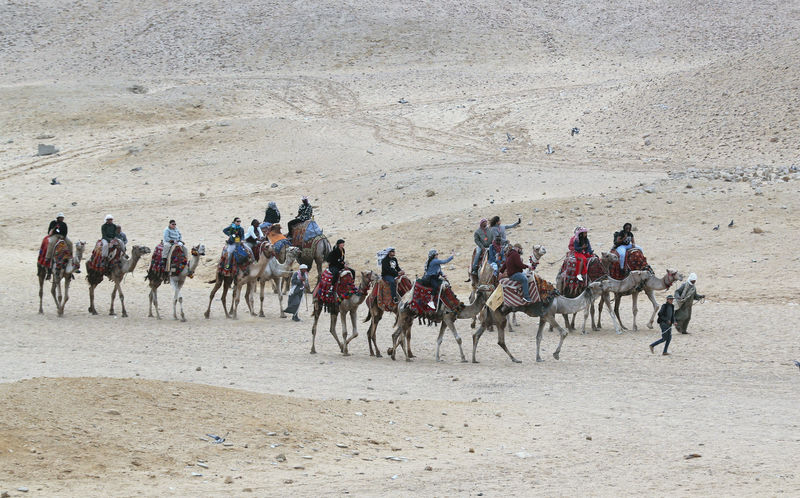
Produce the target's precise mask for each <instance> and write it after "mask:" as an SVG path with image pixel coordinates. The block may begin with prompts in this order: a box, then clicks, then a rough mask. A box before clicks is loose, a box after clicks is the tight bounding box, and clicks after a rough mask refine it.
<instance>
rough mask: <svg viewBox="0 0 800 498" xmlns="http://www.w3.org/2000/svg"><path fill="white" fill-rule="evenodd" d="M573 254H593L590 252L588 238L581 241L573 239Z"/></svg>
mask: <svg viewBox="0 0 800 498" xmlns="http://www.w3.org/2000/svg"><path fill="white" fill-rule="evenodd" d="M575 252H579V253H581V254H594V251H593V250H592V244H590V243H589V237H586V238H585V239H583V240H581V238H580V237H578V238H577V239H575Z"/></svg>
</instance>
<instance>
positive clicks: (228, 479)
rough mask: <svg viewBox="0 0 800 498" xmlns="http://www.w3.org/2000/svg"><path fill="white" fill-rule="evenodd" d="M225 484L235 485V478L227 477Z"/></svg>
mask: <svg viewBox="0 0 800 498" xmlns="http://www.w3.org/2000/svg"><path fill="white" fill-rule="evenodd" d="M223 482H224V483H225V484H233V477H231V476H225V480H224V481H223Z"/></svg>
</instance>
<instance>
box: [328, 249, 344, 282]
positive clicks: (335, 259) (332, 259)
mask: <svg viewBox="0 0 800 498" xmlns="http://www.w3.org/2000/svg"><path fill="white" fill-rule="evenodd" d="M325 262H326V263H328V269H329V270H330V272H331V274H332V275H333V279H332V280H331V288H332V289H334V290H335V289H336V283H337V282H338V281H339V273H341V271H342V270H343V269H344V267H345V262H344V239H339V240H337V241H336V246H335V247H334V248H333V249H331V252H329V253H328V256H327V257H326V258H325Z"/></svg>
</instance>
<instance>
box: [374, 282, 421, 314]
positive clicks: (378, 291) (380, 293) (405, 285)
mask: <svg viewBox="0 0 800 498" xmlns="http://www.w3.org/2000/svg"><path fill="white" fill-rule="evenodd" d="M410 290H411V279H409V278H408V277H407V276H405V275H403V276H402V277H400V278H399V279H398V280H397V295H398V296H404V295H405V294H406V292H408V291H410ZM376 300H377V301H376ZM373 302H377V303H378V307H379V308H380V309H382V310H383V311H395V310H396V309H397V304H395V302H394V301H393V300H392V289H391V287H390V286H389V282H387V281H386V280H383V279H381V280H380V281H378V285H376V286H375V287H374V288H373V289H372V292H370V295H369V296H368V297H367V306H368V307H369V306H372V303H373Z"/></svg>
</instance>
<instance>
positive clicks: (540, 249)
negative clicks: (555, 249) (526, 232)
mask: <svg viewBox="0 0 800 498" xmlns="http://www.w3.org/2000/svg"><path fill="white" fill-rule="evenodd" d="M531 254H532V255H533V257H534V258H535V259H536V260H537V261H538V260H540V259H542V256H544V255H545V254H547V249H545V247H544V246H543V245H541V244H536V245H535V246H533V251H531Z"/></svg>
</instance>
